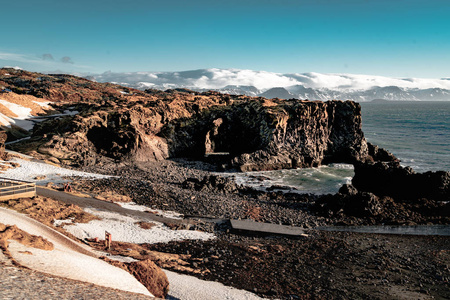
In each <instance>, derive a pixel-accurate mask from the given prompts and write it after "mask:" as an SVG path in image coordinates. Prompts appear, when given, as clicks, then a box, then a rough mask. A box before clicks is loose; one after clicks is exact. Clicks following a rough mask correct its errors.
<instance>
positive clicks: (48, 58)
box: [0, 51, 91, 72]
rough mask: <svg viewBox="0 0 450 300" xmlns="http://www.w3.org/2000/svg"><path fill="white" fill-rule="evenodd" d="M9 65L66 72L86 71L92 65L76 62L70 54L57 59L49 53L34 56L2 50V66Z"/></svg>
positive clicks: (0, 58)
mask: <svg viewBox="0 0 450 300" xmlns="http://www.w3.org/2000/svg"><path fill="white" fill-rule="evenodd" d="M2 63H3V64H2ZM7 65H18V66H19V67H20V68H22V69H25V70H29V71H38V72H45V71H48V70H54V69H62V70H63V71H65V72H75V71H86V69H91V67H90V66H83V65H79V64H74V63H73V62H72V60H71V58H70V57H68V56H65V57H63V58H61V60H59V61H57V60H54V58H53V55H52V54H49V53H46V54H41V55H39V56H33V55H29V54H22V53H11V52H5V51H0V67H2V66H3V67H5V66H7ZM67 68H70V69H67Z"/></svg>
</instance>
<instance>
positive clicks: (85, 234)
mask: <svg viewBox="0 0 450 300" xmlns="http://www.w3.org/2000/svg"><path fill="white" fill-rule="evenodd" d="M85 211H86V212H88V213H91V214H93V215H96V216H98V217H100V218H101V220H92V221H90V222H89V223H75V224H73V225H72V224H71V225H65V226H64V229H65V230H67V231H68V232H70V233H71V234H73V235H74V236H76V237H77V238H79V239H85V238H96V237H97V238H99V239H104V236H105V231H108V232H109V233H111V236H112V240H113V241H119V242H128V243H137V244H140V243H149V244H153V243H167V242H170V241H182V240H210V239H213V238H214V235H213V234H212V233H208V232H201V231H195V230H171V229H169V228H168V227H167V226H165V225H163V224H161V223H158V222H152V223H154V224H155V226H153V227H152V228H151V229H143V228H141V227H140V226H139V225H138V224H136V222H139V221H141V220H140V219H139V218H133V217H128V216H123V215H121V214H118V213H113V212H105V211H101V210H95V209H90V208H86V209H85Z"/></svg>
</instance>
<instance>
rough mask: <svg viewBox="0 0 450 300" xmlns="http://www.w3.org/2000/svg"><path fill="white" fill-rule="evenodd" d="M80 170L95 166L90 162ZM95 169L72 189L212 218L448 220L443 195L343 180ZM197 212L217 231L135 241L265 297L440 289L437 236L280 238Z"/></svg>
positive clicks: (382, 295) (402, 294)
mask: <svg viewBox="0 0 450 300" xmlns="http://www.w3.org/2000/svg"><path fill="white" fill-rule="evenodd" d="M88 170H89V171H100V168H95V167H89V168H88ZM101 170H102V171H103V172H107V173H110V172H112V173H114V174H115V175H118V176H120V177H119V178H116V179H107V180H106V179H102V180H95V181H87V180H86V181H80V180H77V184H76V188H77V189H81V190H83V191H85V192H92V191H95V190H102V189H109V190H112V191H114V192H116V193H119V194H123V195H126V196H129V197H130V198H131V199H133V201H136V202H137V203H139V204H143V205H147V206H149V207H152V208H159V209H166V210H175V211H178V212H180V213H182V214H184V215H187V216H190V218H193V219H196V218H195V217H194V216H203V217H208V218H211V220H215V221H217V219H229V218H231V219H238V218H242V219H253V220H256V221H259V222H270V223H276V224H278V223H280V224H288V225H295V226H300V227H304V228H315V227H318V226H325V225H344V224H345V225H373V224H400V225H411V224H449V221H448V217H449V214H448V213H447V210H448V206H449V205H448V203H445V202H439V201H430V200H425V199H418V200H417V201H411V200H409V201H403V202H398V203H397V202H395V201H393V200H392V199H391V198H389V199H388V198H386V197H384V198H383V197H379V196H375V195H374V194H370V193H367V192H357V191H356V189H355V188H353V187H351V186H345V187H343V188H342V189H341V193H338V194H336V195H325V196H317V195H299V194H294V193H281V192H277V193H275V192H258V191H254V190H251V189H248V188H243V187H239V186H237V185H236V184H235V183H234V182H233V181H232V180H231V179H228V178H222V177H219V176H217V175H212V172H215V171H216V168H215V166H213V165H210V164H206V163H203V162H198V161H193V160H186V159H176V160H166V161H162V162H153V163H139V164H134V165H123V166H122V167H120V166H117V165H111V168H108V167H106V168H105V167H104V166H103V167H102V168H101ZM355 191H356V192H355ZM358 193H359V194H358ZM364 199H368V200H367V201H365V200H364ZM208 218H207V219H208ZM197 220H198V222H197V223H196V225H195V226H194V227H192V228H191V229H197V230H206V231H211V232H214V233H215V234H216V235H217V236H218V238H217V239H216V240H215V241H207V242H198V241H195V242H192V241H191V242H189V241H186V242H171V243H169V244H154V245H146V244H144V245H141V247H143V248H142V249H146V250H141V251H140V252H141V253H142V251H144V252H143V253H145V251H154V250H156V251H161V252H167V253H172V254H183V255H186V254H187V255H188V257H189V258H187V259H185V263H186V264H184V266H185V267H186V268H184V269H183V270H181V272H184V273H186V274H190V275H193V276H196V277H199V278H201V279H206V280H213V281H219V282H221V283H224V284H226V285H231V286H233V287H236V288H240V289H246V290H249V291H252V292H255V293H257V294H258V295H260V296H263V297H267V298H278V299H316V298H326V299H340V298H352V299H410V298H417V299H431V298H432V297H435V298H438V299H440V298H442V299H445V298H447V297H449V296H450V294H449V293H448V289H447V286H448V282H449V280H450V266H449V265H448V261H450V260H449V259H450V256H449V255H450V254H449V253H450V252H449V250H450V239H449V237H447V236H404V235H380V234H362V233H350V232H324V231H310V232H308V234H309V236H308V237H304V238H300V239H289V238H285V237H280V236H269V237H258V236H248V235H236V234H234V233H232V232H230V227H229V225H228V224H227V223H226V222H219V223H218V224H216V223H214V222H208V221H207V220H206V221H205V219H200V218H198V219H197ZM214 224H215V225H214ZM211 225H214V226H211ZM127 247H128V248H129V247H130V246H127V245H115V246H114V245H113V248H112V251H113V253H114V254H120V253H124V252H121V251H122V250H121V249H126V248H127ZM137 258H139V259H145V258H146V257H145V255H144V256H140V257H137ZM160 267H164V268H168V269H171V268H172V269H173V270H176V271H178V272H180V270H179V269H178V270H177V269H176V268H174V267H173V266H167V265H164V264H161V265H160ZM189 270H190V271H189ZM244 279H245V280H244Z"/></svg>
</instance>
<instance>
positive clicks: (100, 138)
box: [86, 127, 130, 159]
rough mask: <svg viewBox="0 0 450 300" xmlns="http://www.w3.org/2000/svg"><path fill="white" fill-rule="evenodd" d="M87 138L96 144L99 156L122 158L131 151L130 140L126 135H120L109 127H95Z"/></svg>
mask: <svg viewBox="0 0 450 300" xmlns="http://www.w3.org/2000/svg"><path fill="white" fill-rule="evenodd" d="M86 137H87V138H88V139H89V140H90V141H91V142H92V144H94V146H95V148H96V150H97V152H98V153H99V154H101V155H105V156H108V157H111V158H115V159H117V158H120V157H122V156H123V155H124V154H126V153H127V152H128V151H129V149H130V147H129V143H130V139H129V138H127V135H126V134H122V135H120V134H118V133H117V132H115V131H112V130H110V129H108V128H107V127H93V128H91V129H90V130H89V131H88V133H87V134H86Z"/></svg>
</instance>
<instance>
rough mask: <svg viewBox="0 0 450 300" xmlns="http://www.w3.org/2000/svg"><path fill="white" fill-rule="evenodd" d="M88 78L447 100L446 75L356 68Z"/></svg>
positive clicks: (297, 94) (258, 92)
mask: <svg viewBox="0 0 450 300" xmlns="http://www.w3.org/2000/svg"><path fill="white" fill-rule="evenodd" d="M89 79H91V80H96V81H98V82H112V83H117V84H120V85H124V86H128V87H133V88H137V89H141V90H145V89H149V88H152V89H159V90H167V89H174V88H187V89H191V90H195V91H207V90H215V91H219V92H221V93H226V94H233V95H247V96H262V97H266V98H280V99H287V98H298V99H309V100H329V99H342V100H346V99H351V100H355V101H371V100H373V99H385V100H423V101H430V100H439V101H450V80H449V79H448V78H442V79H424V78H390V77H383V76H372V75H355V74H321V73H293V74H280V73H272V72H265V71H252V70H239V69H200V70H191V71H183V72H129V73H113V72H105V73H103V74H97V75H91V76H89Z"/></svg>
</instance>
